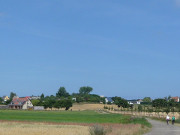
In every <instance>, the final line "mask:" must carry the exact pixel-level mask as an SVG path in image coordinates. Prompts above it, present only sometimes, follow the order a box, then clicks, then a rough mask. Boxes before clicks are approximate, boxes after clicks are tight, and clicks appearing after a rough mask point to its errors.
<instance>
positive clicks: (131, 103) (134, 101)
mask: <svg viewBox="0 0 180 135" xmlns="http://www.w3.org/2000/svg"><path fill="white" fill-rule="evenodd" d="M127 101H128V104H130V105H134V104H138V105H140V104H141V101H140V100H127Z"/></svg>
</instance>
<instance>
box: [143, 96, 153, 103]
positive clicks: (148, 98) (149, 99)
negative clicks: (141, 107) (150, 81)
mask: <svg viewBox="0 0 180 135" xmlns="http://www.w3.org/2000/svg"><path fill="white" fill-rule="evenodd" d="M151 101H152V100H151V98H150V97H145V98H144V99H143V102H151Z"/></svg>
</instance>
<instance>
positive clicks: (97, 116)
mask: <svg viewBox="0 0 180 135" xmlns="http://www.w3.org/2000/svg"><path fill="white" fill-rule="evenodd" d="M0 120H15V121H34V122H58V123H63V122H64V123H67V122H71V123H73V122H76V123H139V124H144V125H148V122H147V121H146V120H145V119H143V118H135V119H132V120H131V118H130V116H125V115H120V114H106V113H105V114H104V113H97V112H95V111H22V110H20V111H18V110H1V111H0Z"/></svg>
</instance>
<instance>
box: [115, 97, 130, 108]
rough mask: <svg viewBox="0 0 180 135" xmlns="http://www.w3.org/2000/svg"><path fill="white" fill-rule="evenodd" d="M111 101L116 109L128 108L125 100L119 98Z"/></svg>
mask: <svg viewBox="0 0 180 135" xmlns="http://www.w3.org/2000/svg"><path fill="white" fill-rule="evenodd" d="M112 99H113V101H114V102H115V104H116V105H117V106H118V107H123V108H127V107H129V104H128V102H127V100H125V99H123V98H121V97H113V98H112Z"/></svg>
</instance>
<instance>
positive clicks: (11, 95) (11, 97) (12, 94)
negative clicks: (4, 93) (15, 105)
mask: <svg viewBox="0 0 180 135" xmlns="http://www.w3.org/2000/svg"><path fill="white" fill-rule="evenodd" d="M14 96H16V93H13V92H11V93H10V100H11V101H12V99H13V97H14Z"/></svg>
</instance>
